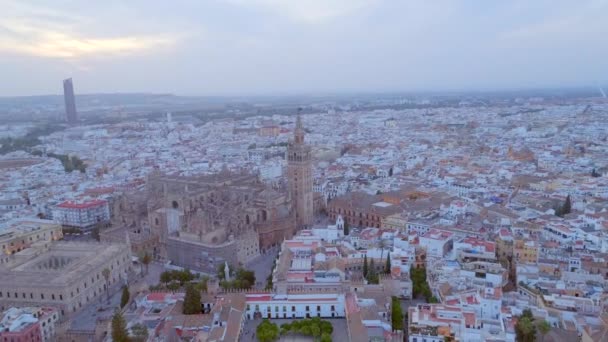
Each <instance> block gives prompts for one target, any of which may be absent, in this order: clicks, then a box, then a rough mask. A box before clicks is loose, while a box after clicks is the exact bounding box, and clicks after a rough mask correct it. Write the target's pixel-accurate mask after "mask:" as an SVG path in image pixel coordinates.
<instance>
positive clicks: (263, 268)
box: [245, 246, 280, 289]
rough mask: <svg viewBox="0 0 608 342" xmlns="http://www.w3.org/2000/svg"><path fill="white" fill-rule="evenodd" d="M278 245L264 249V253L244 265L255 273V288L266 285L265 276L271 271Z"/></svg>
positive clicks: (277, 252)
mask: <svg viewBox="0 0 608 342" xmlns="http://www.w3.org/2000/svg"><path fill="white" fill-rule="evenodd" d="M279 248H280V246H275V247H272V248H270V249H269V250H267V251H266V253H265V254H262V255H260V256H259V257H257V258H255V259H253V260H251V261H250V262H248V263H247V265H245V268H247V269H248V270H250V271H253V272H254V273H255V282H256V284H255V286H254V287H255V288H256V289H264V288H265V287H266V278H268V275H269V274H270V272H271V271H272V263H273V261H274V260H275V259H276V257H277V255H278V254H279Z"/></svg>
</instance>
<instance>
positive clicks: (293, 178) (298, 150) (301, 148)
mask: <svg viewBox="0 0 608 342" xmlns="http://www.w3.org/2000/svg"><path fill="white" fill-rule="evenodd" d="M304 135H305V131H304V127H303V125H302V118H301V117H300V115H299V114H298V118H297V120H296V128H295V131H294V137H293V141H291V142H290V143H289V146H288V148H287V177H288V181H289V194H290V195H291V201H292V203H293V207H294V209H295V215H296V225H297V228H298V229H302V228H305V227H310V226H311V225H312V222H313V191H312V185H313V180H312V152H311V148H310V146H308V145H306V144H305V143H304Z"/></svg>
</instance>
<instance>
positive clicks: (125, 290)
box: [120, 286, 130, 308]
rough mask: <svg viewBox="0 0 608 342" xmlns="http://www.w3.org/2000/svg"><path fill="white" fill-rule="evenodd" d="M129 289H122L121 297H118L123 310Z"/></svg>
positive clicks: (127, 299)
mask: <svg viewBox="0 0 608 342" xmlns="http://www.w3.org/2000/svg"><path fill="white" fill-rule="evenodd" d="M129 297H130V294H129V288H128V287H127V286H123V287H122V295H121V296H120V307H121V308H124V307H125V305H127V303H128V302H129Z"/></svg>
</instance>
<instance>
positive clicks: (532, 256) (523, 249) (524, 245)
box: [513, 240, 539, 264]
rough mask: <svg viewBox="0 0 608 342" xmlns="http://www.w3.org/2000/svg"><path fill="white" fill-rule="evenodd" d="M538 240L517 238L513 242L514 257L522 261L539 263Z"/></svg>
mask: <svg viewBox="0 0 608 342" xmlns="http://www.w3.org/2000/svg"><path fill="white" fill-rule="evenodd" d="M538 249H539V248H538V242H536V241H534V240H515V241H514V243H513V259H515V261H516V262H522V263H532V264H536V263H538Z"/></svg>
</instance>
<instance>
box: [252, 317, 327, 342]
mask: <svg viewBox="0 0 608 342" xmlns="http://www.w3.org/2000/svg"><path fill="white" fill-rule="evenodd" d="M333 331H334V327H333V326H332V325H331V323H330V322H328V321H325V320H322V319H320V318H318V317H315V318H307V319H303V320H298V321H293V322H292V323H285V324H283V325H281V327H280V329H279V326H278V325H277V324H276V323H272V322H270V321H269V320H267V319H264V320H263V321H262V323H260V324H259V325H258V327H257V328H256V336H257V338H258V340H259V341H261V342H271V341H276V340H277V339H278V338H279V337H280V336H285V335H288V334H298V335H304V336H310V337H312V338H313V339H314V340H315V341H321V342H331V334H332V333H333Z"/></svg>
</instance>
